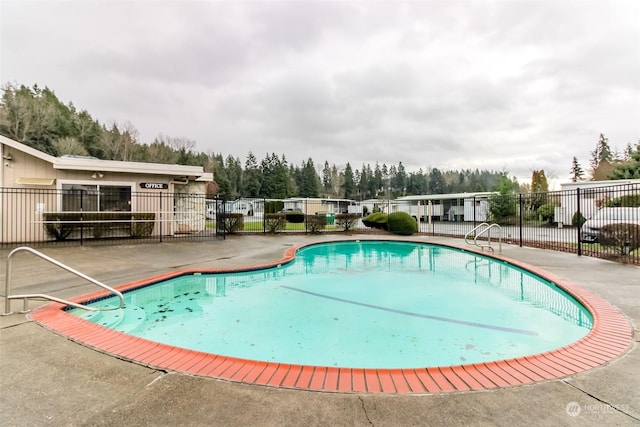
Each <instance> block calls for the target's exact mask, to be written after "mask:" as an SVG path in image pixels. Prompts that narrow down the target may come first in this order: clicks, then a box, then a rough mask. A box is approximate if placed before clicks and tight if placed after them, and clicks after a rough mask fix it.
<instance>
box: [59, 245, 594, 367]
mask: <svg viewBox="0 0 640 427" xmlns="http://www.w3.org/2000/svg"><path fill="white" fill-rule="evenodd" d="M125 301H126V308H125V309H124V310H120V311H108V312H97V313H93V312H86V311H82V310H77V309H73V310H70V312H71V313H74V314H76V315H78V316H80V317H82V318H84V319H87V320H90V321H92V322H95V323H98V324H103V325H104V326H107V327H110V328H113V329H116V330H118V331H122V332H125V333H127V334H130V335H134V336H138V337H142V338H145V339H148V340H152V341H157V342H162V343H165V344H169V345H175V346H179V347H184V348H189V349H194V350H199V351H204V352H209V353H215V354H221V355H226V356H234V357H239V358H245V359H253V360H264V361H272V362H281V363H291V364H302V365H319V366H340V367H358V368H412V367H414V368H415V367H430V366H448V365H458V364H468V363H476V362H484V361H491V360H502V359H508V358H514V357H519V356H525V355H531V354H536V353H541V352H544V351H547V350H553V349H556V348H559V347H562V346H564V345H566V344H570V343H572V342H575V341H577V340H579V339H580V338H582V337H584V336H585V335H586V334H587V333H588V332H589V330H590V328H591V325H592V318H591V316H590V314H589V313H588V311H587V310H586V309H585V308H584V307H583V306H582V305H580V304H579V303H577V302H576V301H574V299H573V298H572V297H571V296H570V295H568V294H566V293H565V292H564V291H562V290H561V289H559V288H557V287H555V286H554V285H553V284H551V283H549V282H546V281H544V280H542V279H541V278H539V277H537V276H535V275H532V274H530V273H528V272H526V271H524V270H521V269H519V268H516V267H514V266H511V265H509V264H508V263H505V262H502V261H498V260H494V259H491V258H487V257H483V256H480V255H477V254H474V253H469V252H465V251H461V250H456V249H451V248H447V247H440V246H436V245H429V244H420V243H409V242H390V241H350V242H339V243H323V244H316V245H312V246H307V247H304V248H302V249H300V250H299V251H298V252H297V253H296V258H295V260H294V261H293V262H291V263H289V264H286V265H283V266H280V267H275V268H270V269H266V270H258V271H249V272H242V273H225V274H196V275H185V276H180V277H176V278H173V279H170V280H166V281H164V282H161V283H156V284H153V285H150V286H146V287H143V288H139V289H135V290H132V291H129V292H127V293H125ZM111 304H113V303H112V302H111V301H110V300H109V299H104V300H101V301H97V302H95V303H93V305H94V306H101V305H111Z"/></svg>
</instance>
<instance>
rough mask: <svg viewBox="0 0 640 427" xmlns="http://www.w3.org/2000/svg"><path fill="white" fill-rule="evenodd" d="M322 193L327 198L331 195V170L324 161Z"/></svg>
mask: <svg viewBox="0 0 640 427" xmlns="http://www.w3.org/2000/svg"><path fill="white" fill-rule="evenodd" d="M322 192H323V193H324V195H325V196H329V195H330V194H332V193H333V191H332V185H331V168H330V167H329V162H328V161H326V160H325V161H324V166H323V167H322Z"/></svg>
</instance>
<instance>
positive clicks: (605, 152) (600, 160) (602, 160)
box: [590, 133, 613, 180]
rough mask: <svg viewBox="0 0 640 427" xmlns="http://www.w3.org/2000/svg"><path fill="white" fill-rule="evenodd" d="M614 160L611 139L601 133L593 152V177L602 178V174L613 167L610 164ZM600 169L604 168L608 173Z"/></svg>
mask: <svg viewBox="0 0 640 427" xmlns="http://www.w3.org/2000/svg"><path fill="white" fill-rule="evenodd" d="M612 162H613V153H612V152H611V147H610V146H609V139H608V138H606V137H605V136H604V134H602V133H601V134H600V138H599V139H598V143H597V144H596V148H595V149H594V150H593V151H592V152H591V162H590V166H591V179H592V180H599V179H601V178H602V175H606V174H608V172H609V170H610V169H611V168H610V167H609V166H610V165H611V163H612ZM599 169H604V170H605V171H606V172H607V173H603V172H602V170H599Z"/></svg>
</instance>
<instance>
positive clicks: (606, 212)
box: [580, 207, 640, 243]
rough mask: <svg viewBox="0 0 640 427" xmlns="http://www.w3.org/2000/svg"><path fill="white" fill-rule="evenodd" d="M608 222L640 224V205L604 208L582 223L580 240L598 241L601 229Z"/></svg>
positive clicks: (586, 241) (587, 241)
mask: <svg viewBox="0 0 640 427" xmlns="http://www.w3.org/2000/svg"><path fill="white" fill-rule="evenodd" d="M608 224H639V225H640V207H635V208H602V209H600V210H599V211H598V212H596V214H595V215H594V216H593V218H591V219H590V220H588V221H587V222H585V223H584V224H583V225H582V229H581V230H580V241H582V242H585V243H597V242H598V234H599V233H600V229H601V228H602V227H604V226H605V225H608Z"/></svg>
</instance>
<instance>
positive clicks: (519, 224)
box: [518, 193, 523, 247]
mask: <svg viewBox="0 0 640 427" xmlns="http://www.w3.org/2000/svg"><path fill="white" fill-rule="evenodd" d="M522 205H523V202H522V193H519V194H518V211H519V212H518V229H519V230H518V234H519V237H520V247H522V211H523V209H522Z"/></svg>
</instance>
